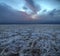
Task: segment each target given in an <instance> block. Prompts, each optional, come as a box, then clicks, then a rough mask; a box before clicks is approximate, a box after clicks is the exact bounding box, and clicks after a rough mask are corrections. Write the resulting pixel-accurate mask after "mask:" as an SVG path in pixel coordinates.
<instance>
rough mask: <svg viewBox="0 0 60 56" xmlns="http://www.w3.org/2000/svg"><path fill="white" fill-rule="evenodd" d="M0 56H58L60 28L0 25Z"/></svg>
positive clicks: (57, 26)
mask: <svg viewBox="0 0 60 56" xmlns="http://www.w3.org/2000/svg"><path fill="white" fill-rule="evenodd" d="M0 56H60V26H59V25H38V24H37V25H0Z"/></svg>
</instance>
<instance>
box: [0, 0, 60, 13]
mask: <svg viewBox="0 0 60 56" xmlns="http://www.w3.org/2000/svg"><path fill="white" fill-rule="evenodd" d="M27 1H28V0H0V3H6V4H8V5H10V6H11V7H13V8H14V9H17V10H22V11H25V9H23V7H29V6H27V4H26V3H30V2H31V1H28V2H27ZM32 1H34V2H32V3H31V4H33V3H34V4H35V5H39V7H41V10H47V11H50V10H53V9H60V0H32ZM26 11H29V12H30V11H31V10H30V9H27V10H26Z"/></svg>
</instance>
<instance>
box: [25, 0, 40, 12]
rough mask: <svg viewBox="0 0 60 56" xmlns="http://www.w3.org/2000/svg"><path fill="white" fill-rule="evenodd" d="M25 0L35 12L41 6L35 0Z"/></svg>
mask: <svg viewBox="0 0 60 56" xmlns="http://www.w3.org/2000/svg"><path fill="white" fill-rule="evenodd" d="M25 1H26V3H27V5H28V7H29V8H30V9H31V10H32V11H33V12H35V13H37V11H39V10H40V6H39V5H37V4H35V1H33V0H25Z"/></svg>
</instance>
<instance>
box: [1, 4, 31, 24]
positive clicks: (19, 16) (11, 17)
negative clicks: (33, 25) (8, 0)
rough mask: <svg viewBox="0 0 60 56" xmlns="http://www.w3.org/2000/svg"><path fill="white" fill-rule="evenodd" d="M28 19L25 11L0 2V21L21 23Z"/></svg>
mask: <svg viewBox="0 0 60 56" xmlns="http://www.w3.org/2000/svg"><path fill="white" fill-rule="evenodd" d="M30 19H31V18H30V16H29V15H27V14H26V13H25V12H21V11H16V10H14V9H13V8H11V7H10V6H8V5H6V4H4V5H1V4H0V23H22V22H24V21H29V20H30Z"/></svg>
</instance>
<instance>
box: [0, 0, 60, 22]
mask: <svg viewBox="0 0 60 56" xmlns="http://www.w3.org/2000/svg"><path fill="white" fill-rule="evenodd" d="M8 7H9V9H8ZM3 8H4V9H3ZM11 8H12V9H11ZM0 11H1V13H0V21H1V18H3V20H2V21H1V22H4V20H5V19H4V17H5V18H6V17H7V18H8V19H9V17H10V16H12V15H10V14H11V13H13V14H14V13H15V14H14V15H16V17H15V18H17V17H18V16H17V15H18V14H19V12H20V14H24V16H25V15H28V16H29V18H33V19H32V21H33V20H34V19H35V20H37V21H38V20H40V19H38V18H40V16H41V14H43V17H46V15H44V13H45V14H50V15H52V14H59V16H60V0H0ZM3 11H4V12H3ZM16 11H19V12H16ZM58 11H59V13H58ZM4 14H6V16H5V15H4ZM8 14H9V15H8ZM7 15H8V16H9V17H8V16H7ZM59 16H56V17H57V18H59ZM41 17H42V16H41ZM50 17H51V16H50ZM12 18H13V17H12ZM20 18H21V17H20ZM26 18H28V17H26ZM55 19H56V18H55ZM55 19H53V20H52V19H49V20H52V21H56V20H57V19H56V20H55ZM6 20H7V19H6ZM9 20H10V19H9ZM9 20H8V21H9ZM14 20H16V21H19V20H20V19H13V21H14ZM49 20H48V21H49ZM16 21H15V22H16ZM20 21H21V20H20ZM22 21H24V19H23V20H22ZM57 21H60V20H59V19H58V20H57ZM28 22H29V21H28Z"/></svg>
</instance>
